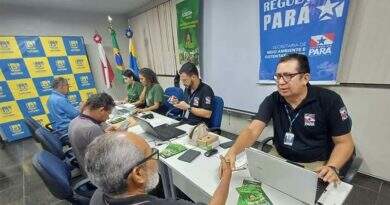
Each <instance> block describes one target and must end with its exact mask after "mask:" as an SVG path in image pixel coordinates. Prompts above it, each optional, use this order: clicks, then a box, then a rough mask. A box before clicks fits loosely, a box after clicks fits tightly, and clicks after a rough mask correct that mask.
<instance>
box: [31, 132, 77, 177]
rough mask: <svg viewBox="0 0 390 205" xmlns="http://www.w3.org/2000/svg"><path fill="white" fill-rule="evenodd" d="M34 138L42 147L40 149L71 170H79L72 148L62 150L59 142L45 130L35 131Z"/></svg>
mask: <svg viewBox="0 0 390 205" xmlns="http://www.w3.org/2000/svg"><path fill="white" fill-rule="evenodd" d="M34 136H35V138H36V139H37V141H38V142H39V143H40V144H41V145H42V148H43V149H44V150H46V151H48V152H50V153H51V154H53V155H55V156H56V157H58V158H59V159H61V160H63V161H64V162H65V163H66V164H68V165H69V166H70V168H71V169H72V170H73V169H74V168H80V166H79V164H78V162H77V159H76V157H75V156H74V154H73V152H72V148H71V147H69V148H65V149H64V148H63V147H62V144H61V141H60V140H59V139H58V138H57V137H56V136H55V135H54V134H52V133H50V132H47V131H46V130H45V128H43V127H41V128H38V129H37V130H36V131H35V135H34Z"/></svg>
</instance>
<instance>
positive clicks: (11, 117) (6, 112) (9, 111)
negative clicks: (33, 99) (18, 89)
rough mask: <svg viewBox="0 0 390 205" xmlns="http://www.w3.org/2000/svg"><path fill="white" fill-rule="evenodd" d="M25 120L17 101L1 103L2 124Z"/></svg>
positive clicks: (0, 116) (0, 117)
mask: <svg viewBox="0 0 390 205" xmlns="http://www.w3.org/2000/svg"><path fill="white" fill-rule="evenodd" d="M20 119H23V115H22V112H20V109H19V106H18V105H17V104H16V102H15V101H12V102H3V103H0V124H1V123H7V122H11V121H15V120H20Z"/></svg>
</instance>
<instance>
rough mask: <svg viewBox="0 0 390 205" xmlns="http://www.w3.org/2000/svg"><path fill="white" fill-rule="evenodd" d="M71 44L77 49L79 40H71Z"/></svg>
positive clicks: (71, 46)
mask: <svg viewBox="0 0 390 205" xmlns="http://www.w3.org/2000/svg"><path fill="white" fill-rule="evenodd" d="M69 46H70V48H72V49H77V48H78V47H79V42H78V41H75V40H72V41H69Z"/></svg>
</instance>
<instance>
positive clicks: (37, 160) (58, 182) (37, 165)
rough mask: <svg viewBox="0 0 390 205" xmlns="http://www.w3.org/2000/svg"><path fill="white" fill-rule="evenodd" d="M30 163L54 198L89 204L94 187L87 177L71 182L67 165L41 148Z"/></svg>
mask: <svg viewBox="0 0 390 205" xmlns="http://www.w3.org/2000/svg"><path fill="white" fill-rule="evenodd" d="M32 164H33V167H34V169H35V170H36V171H37V173H38V175H39V176H40V177H41V179H42V180H43V182H44V183H45V185H46V187H47V188H48V189H49V191H50V193H52V194H53V195H54V196H55V197H56V198H58V199H60V200H67V201H69V202H71V203H72V204H82V205H84V204H85V205H87V204H89V201H90V199H91V197H92V195H93V193H94V191H95V190H96V187H95V186H94V185H93V184H92V183H91V182H90V181H89V180H88V179H83V180H81V181H78V182H77V183H73V182H72V181H71V171H70V169H69V167H68V165H67V164H66V163H64V162H63V161H61V160H60V159H59V158H57V157H56V156H54V155H53V154H51V153H49V152H47V151H45V150H42V151H41V152H39V153H36V154H35V155H34V157H33V159H32Z"/></svg>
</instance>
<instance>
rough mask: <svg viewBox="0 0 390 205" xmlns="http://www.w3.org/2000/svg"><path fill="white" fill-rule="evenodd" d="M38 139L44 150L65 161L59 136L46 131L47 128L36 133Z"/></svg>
mask: <svg viewBox="0 0 390 205" xmlns="http://www.w3.org/2000/svg"><path fill="white" fill-rule="evenodd" d="M35 135H36V137H38V138H39V140H40V141H41V142H40V143H41V145H42V148H43V149H44V150H46V151H48V152H50V153H51V154H53V155H55V156H56V157H58V158H60V159H65V154H64V152H63V147H62V143H61V141H60V140H59V139H58V137H57V136H55V135H54V134H52V133H51V132H49V131H48V130H46V129H45V128H38V129H37V130H36V131H35Z"/></svg>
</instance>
